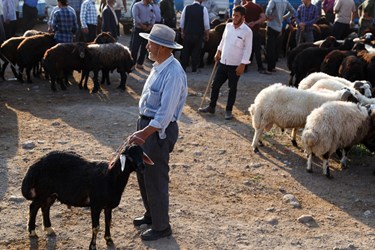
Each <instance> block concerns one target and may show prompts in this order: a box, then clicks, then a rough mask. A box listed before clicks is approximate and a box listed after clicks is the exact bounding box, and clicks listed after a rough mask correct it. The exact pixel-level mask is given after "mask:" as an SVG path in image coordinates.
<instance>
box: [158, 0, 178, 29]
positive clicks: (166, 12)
mask: <svg viewBox="0 0 375 250" xmlns="http://www.w3.org/2000/svg"><path fill="white" fill-rule="evenodd" d="M160 13H161V17H162V20H163V23H164V24H165V25H167V26H168V27H171V28H172V29H174V28H176V10H175V8H174V2H173V0H161V1H160Z"/></svg>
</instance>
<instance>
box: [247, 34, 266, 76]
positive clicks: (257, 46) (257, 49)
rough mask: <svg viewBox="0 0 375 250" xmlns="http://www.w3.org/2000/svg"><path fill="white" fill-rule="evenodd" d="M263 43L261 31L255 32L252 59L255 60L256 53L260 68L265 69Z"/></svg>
mask: <svg viewBox="0 0 375 250" xmlns="http://www.w3.org/2000/svg"><path fill="white" fill-rule="evenodd" d="M261 52H262V45H261V42H260V35H259V31H254V32H253V51H252V53H251V56H250V61H253V57H254V55H255V59H256V60H257V65H258V70H263V69H264V68H263V63H262V53H261Z"/></svg>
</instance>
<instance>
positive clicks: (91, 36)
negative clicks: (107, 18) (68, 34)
mask: <svg viewBox="0 0 375 250" xmlns="http://www.w3.org/2000/svg"><path fill="white" fill-rule="evenodd" d="M87 28H88V29H89V33H83V40H84V41H85V42H86V43H91V42H93V41H94V40H95V38H96V28H97V26H96V25H94V24H87Z"/></svg>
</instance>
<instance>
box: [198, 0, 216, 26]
mask: <svg viewBox="0 0 375 250" xmlns="http://www.w3.org/2000/svg"><path fill="white" fill-rule="evenodd" d="M202 6H204V7H206V8H207V11H208V19H209V20H210V23H211V22H212V21H213V20H214V19H218V18H219V8H218V7H217V4H216V3H215V1H214V0H203V1H202Z"/></svg>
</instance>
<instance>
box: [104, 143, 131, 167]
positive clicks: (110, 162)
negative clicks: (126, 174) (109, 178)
mask: <svg viewBox="0 0 375 250" xmlns="http://www.w3.org/2000/svg"><path fill="white" fill-rule="evenodd" d="M127 145H128V140H125V141H124V142H123V143H122V144H121V145H120V146H119V147H118V148H117V150H116V153H115V156H114V157H113V158H112V160H110V161H109V164H108V169H109V170H111V169H112V168H113V166H114V165H115V163H116V161H117V160H118V159H119V158H120V155H121V153H122V152H123V151H124V149H125V147H126V146H127Z"/></svg>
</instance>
